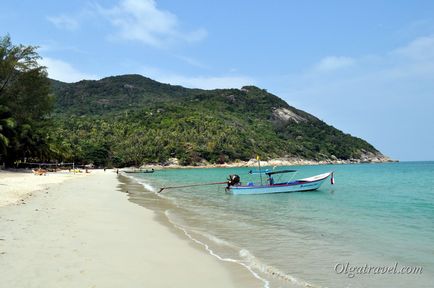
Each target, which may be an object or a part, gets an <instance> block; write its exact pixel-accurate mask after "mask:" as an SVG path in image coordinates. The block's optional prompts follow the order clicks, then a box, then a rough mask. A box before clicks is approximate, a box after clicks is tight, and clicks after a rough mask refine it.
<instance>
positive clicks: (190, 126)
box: [50, 75, 382, 166]
mask: <svg viewBox="0 0 434 288" xmlns="http://www.w3.org/2000/svg"><path fill="white" fill-rule="evenodd" d="M51 83H52V89H53V93H54V95H55V99H56V104H55V110H54V120H55V122H54V123H55V125H54V128H53V129H52V130H51V135H50V137H52V138H54V139H55V140H56V141H57V142H58V143H61V146H62V147H63V149H64V150H65V151H63V154H64V155H68V156H67V157H69V158H70V159H71V160H74V161H77V162H80V161H81V162H93V163H95V164H97V165H115V166H125V165H140V164H143V163H165V162H167V161H168V160H169V159H170V158H177V159H179V161H180V163H181V164H184V165H187V164H196V163H201V162H204V161H207V162H210V163H223V162H232V161H236V160H248V159H251V158H254V157H255V156H256V155H261V157H262V159H267V158H268V159H270V158H279V157H299V158H303V159H309V160H327V159H332V160H336V159H344V160H347V159H361V158H366V157H367V156H366V155H371V156H372V155H375V156H379V157H381V156H382V155H381V153H379V152H378V151H377V150H376V149H375V148H374V147H373V146H372V145H370V144H369V143H367V142H366V141H364V140H362V139H359V138H356V137H352V136H351V135H349V134H345V133H343V132H341V131H339V130H338V129H336V128H334V127H332V126H329V125H327V124H326V123H324V122H322V121H321V120H319V119H318V118H316V117H314V116H313V115H310V114H308V113H306V112H304V111H301V110H298V109H296V108H294V107H291V106H289V105H288V104H287V103H286V102H285V101H283V100H282V99H280V98H279V97H277V96H275V95H272V94H270V93H268V92H267V91H266V90H263V89H260V88H257V87H255V86H246V87H243V88H242V89H216V90H201V89H187V88H184V87H181V86H173V85H168V84H162V83H159V82H156V81H154V80H152V79H149V78H146V77H143V76H140V75H123V76H115V77H108V78H104V79H101V80H98V81H80V82H77V83H71V84H68V83H62V82H59V81H55V80H52V81H51Z"/></svg>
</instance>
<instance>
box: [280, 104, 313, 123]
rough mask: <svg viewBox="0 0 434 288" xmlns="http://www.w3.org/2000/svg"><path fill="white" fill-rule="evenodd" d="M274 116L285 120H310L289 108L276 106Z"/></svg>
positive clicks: (296, 121)
mask: <svg viewBox="0 0 434 288" xmlns="http://www.w3.org/2000/svg"><path fill="white" fill-rule="evenodd" d="M273 118H275V119H278V120H280V121H283V122H288V121H294V122H295V123H300V122H307V121H308V120H307V119H306V118H304V117H302V116H300V115H298V114H296V113H295V112H293V111H291V110H289V109H287V108H283V107H281V108H276V109H274V111H273Z"/></svg>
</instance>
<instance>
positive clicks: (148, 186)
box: [122, 173, 157, 193]
mask: <svg viewBox="0 0 434 288" xmlns="http://www.w3.org/2000/svg"><path fill="white" fill-rule="evenodd" d="M122 175H124V176H125V177H128V178H130V179H133V180H134V181H136V182H137V183H139V184H140V185H142V186H143V188H145V189H146V190H148V191H150V192H154V193H155V192H157V188H156V187H154V186H152V185H151V184H150V183H148V182H146V181H144V180H143V179H140V178H136V177H134V176H131V175H127V174H126V173H123V174H122Z"/></svg>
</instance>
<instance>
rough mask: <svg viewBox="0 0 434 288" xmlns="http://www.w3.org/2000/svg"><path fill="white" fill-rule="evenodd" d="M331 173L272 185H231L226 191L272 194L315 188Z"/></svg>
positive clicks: (240, 193)
mask: <svg viewBox="0 0 434 288" xmlns="http://www.w3.org/2000/svg"><path fill="white" fill-rule="evenodd" d="M330 175H331V173H325V174H321V175H317V176H313V177H310V178H306V179H301V180H297V181H293V182H288V183H279V184H274V185H262V186H232V187H230V188H229V189H228V192H229V193H231V194H233V195H253V194H272V193H290V192H302V191H312V190H317V189H318V188H320V187H321V185H322V184H323V182H324V181H325V180H326V179H327V178H328V177H329V176H330Z"/></svg>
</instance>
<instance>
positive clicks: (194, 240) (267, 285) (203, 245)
mask: <svg viewBox="0 0 434 288" xmlns="http://www.w3.org/2000/svg"><path fill="white" fill-rule="evenodd" d="M164 214H165V215H166V217H167V220H168V221H169V222H170V223H171V224H172V225H173V226H174V227H176V228H178V229H179V230H181V231H182V232H184V234H185V235H186V236H187V237H188V238H190V240H192V241H193V242H195V243H197V244H199V245H201V246H202V247H204V248H205V250H206V251H208V253H209V254H210V255H212V256H214V257H216V258H217V259H219V260H221V261H225V262H231V263H237V264H240V265H241V266H243V267H245V268H246V269H247V270H248V271H249V272H250V273H251V274H252V275H253V276H254V277H255V278H256V279H258V280H260V281H262V282H263V283H264V288H270V282H269V281H268V280H267V279H265V278H263V277H261V276H259V274H258V273H256V272H255V271H253V269H252V268H251V267H249V266H248V265H246V264H244V263H242V262H240V261H239V260H236V259H232V258H228V257H222V256H220V255H218V254H217V253H215V252H214V251H213V250H212V249H211V248H210V247H209V246H208V244H206V243H203V242H202V241H199V240H198V239H196V238H194V237H193V236H192V235H191V234H190V233H189V232H188V231H187V229H185V228H184V227H183V226H181V225H179V224H177V223H175V222H174V221H172V220H171V217H170V215H169V211H168V210H166V211H165V213H164Z"/></svg>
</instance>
